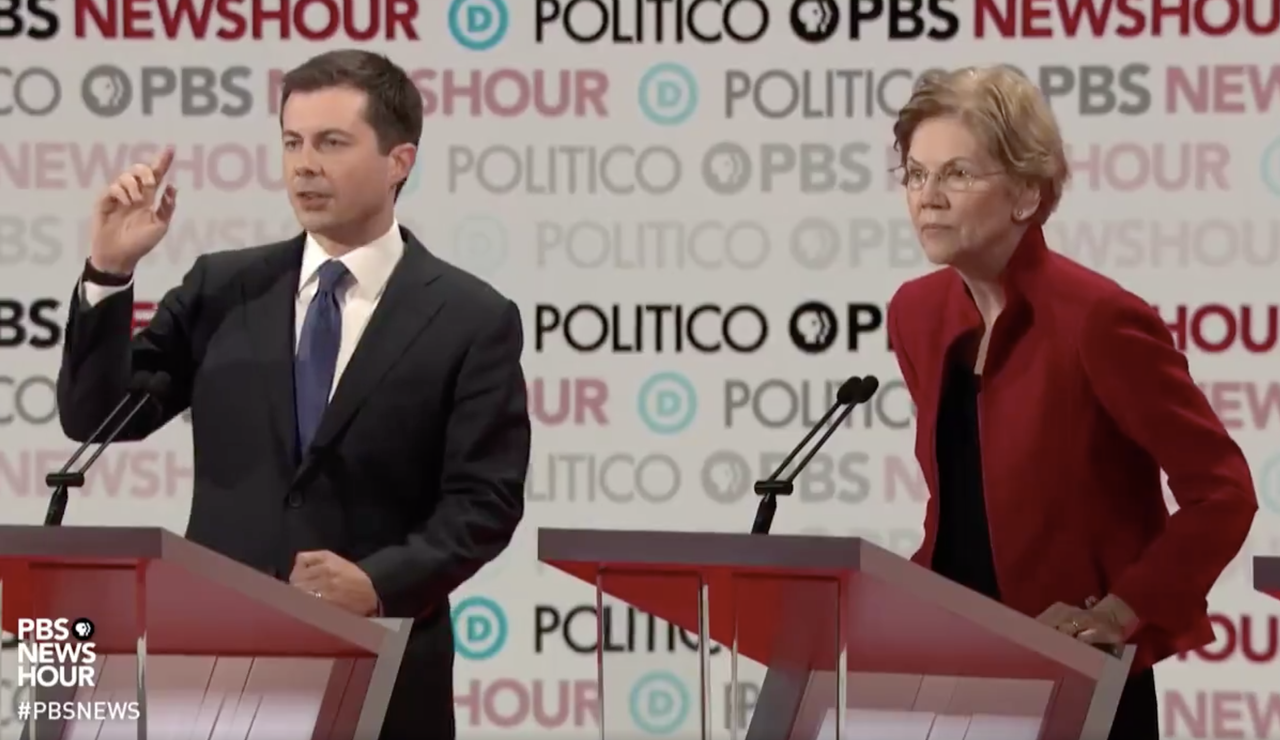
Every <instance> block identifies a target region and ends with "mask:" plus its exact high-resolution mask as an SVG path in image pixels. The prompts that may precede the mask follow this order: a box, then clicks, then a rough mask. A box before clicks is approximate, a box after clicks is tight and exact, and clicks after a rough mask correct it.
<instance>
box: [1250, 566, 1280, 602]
mask: <svg viewBox="0 0 1280 740" xmlns="http://www.w3.org/2000/svg"><path fill="white" fill-rule="evenodd" d="M1253 587H1254V588H1255V589H1257V590H1259V591H1261V592H1262V593H1264V594H1267V595H1268V596H1270V597H1272V598H1276V599H1280V558H1277V557H1265V558H1264V557H1255V558H1254V559H1253Z"/></svg>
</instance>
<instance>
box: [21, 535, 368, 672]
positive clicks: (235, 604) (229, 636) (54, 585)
mask: <svg viewBox="0 0 1280 740" xmlns="http://www.w3.org/2000/svg"><path fill="white" fill-rule="evenodd" d="M0 579H4V580H5V589H4V607H6V608H5V612H6V614H5V615H4V622H5V626H6V628H7V629H12V625H11V624H10V622H11V621H12V620H14V619H16V617H17V616H20V614H18V613H17V612H23V611H31V612H33V614H34V613H35V612H40V613H39V614H36V615H38V616H55V617H65V616H70V615H72V614H75V615H78V616H88V617H90V618H92V619H93V621H94V623H95V625H96V627H97V632H98V634H99V635H100V637H99V638H98V639H97V642H99V643H100V644H102V643H110V642H113V641H114V640H113V639H112V636H113V635H117V633H118V636H119V641H120V642H121V643H122V644H124V645H130V644H132V643H133V642H136V636H135V633H136V630H137V627H136V625H137V624H138V619H139V618H144V619H145V622H146V625H147V627H146V629H147V632H148V649H149V650H152V651H153V652H157V653H163V652H166V651H175V650H176V651H181V650H183V649H185V648H188V647H190V646H192V645H193V644H196V645H200V646H202V647H206V648H208V649H210V651H211V652H213V651H215V650H216V651H218V652H225V653H243V654H254V653H252V652H251V650H250V649H253V650H262V651H265V652H261V653H258V654H273V653H276V654H297V653H306V652H308V651H315V652H317V653H323V654H333V653H344V654H345V653H354V654H366V653H373V654H376V653H378V652H379V651H380V650H381V649H383V648H384V647H385V646H386V640H387V639H388V635H389V633H390V632H391V630H389V629H388V625H386V624H382V623H379V622H377V621H373V620H369V619H366V618H363V617H359V616H356V615H354V614H351V613H350V612H347V611H346V610H344V609H342V608H341V607H339V606H337V605H335V604H332V603H328V602H325V601H324V600H323V599H318V598H316V597H315V596H314V595H312V594H308V593H306V592H304V591H301V590H299V589H297V588H295V587H293V586H290V585H288V584H286V583H283V582H281V581H279V580H277V579H275V578H273V577H271V576H269V575H267V574H265V573H261V572H258V571H256V570H254V569H253V568H250V567H249V566H247V565H244V564H243V563H239V562H237V561H235V560H233V559H231V558H228V557H226V556H224V555H221V554H219V553H217V552H214V551H213V550H210V549H208V548H206V547H203V546H201V545H198V544H196V543H194V542H191V541H190V540H187V539H185V538H183V537H181V536H179V535H177V534H174V533H173V532H170V531H168V530H166V529H163V528H160V527H86V526H63V527H44V526H0ZM140 604H142V606H139V605H140ZM10 609H12V610H13V612H12V613H11V612H10ZM140 609H142V610H144V611H143V614H145V616H144V617H140V615H139V610H140ZM107 649H108V648H107V647H104V650H107Z"/></svg>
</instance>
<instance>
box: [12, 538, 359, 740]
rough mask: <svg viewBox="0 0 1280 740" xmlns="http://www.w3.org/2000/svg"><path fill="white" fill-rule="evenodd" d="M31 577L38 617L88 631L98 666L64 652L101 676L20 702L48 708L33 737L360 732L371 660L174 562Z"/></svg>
mask: <svg viewBox="0 0 1280 740" xmlns="http://www.w3.org/2000/svg"><path fill="white" fill-rule="evenodd" d="M28 567H29V568H30V575H31V580H30V583H31V586H30V592H31V596H30V602H31V603H30V608H31V613H33V614H34V615H36V616H38V617H45V618H52V619H58V618H66V619H68V620H69V621H70V622H73V623H74V622H75V621H76V620H79V619H83V620H87V621H88V622H90V623H92V624H93V634H92V636H91V637H89V638H88V639H87V640H86V641H85V642H92V643H93V644H94V648H95V649H94V653H95V656H94V659H93V660H92V661H88V656H87V655H78V656H77V655H73V653H72V652H71V651H72V650H73V648H68V649H67V650H66V652H64V656H65V657H66V658H68V659H75V658H79V659H81V660H80V661H79V662H80V663H82V664H83V663H86V662H87V663H88V664H89V665H91V666H92V669H93V670H92V674H91V678H89V679H88V680H86V681H85V682H84V683H86V684H88V685H84V686H80V687H77V688H74V689H71V688H61V687H56V686H49V687H45V686H37V687H36V688H35V690H34V692H33V693H31V694H29V695H24V696H20V697H15V698H14V702H15V706H18V705H20V703H21V702H22V701H31V702H41V704H40V705H39V706H40V710H39V711H40V713H41V717H40V719H41V720H42V721H41V722H40V723H39V724H38V726H37V727H36V728H35V730H36V733H35V735H34V737H36V738H46V737H64V738H69V739H70V740H76V739H77V738H94V739H95V740H116V739H121V740H123V739H124V738H129V740H136V738H138V737H139V734H138V725H139V723H144V724H145V726H146V731H147V733H148V734H149V735H150V736H151V737H153V738H157V737H158V738H164V737H220V736H223V735H226V736H230V737H241V738H247V739H248V740H265V739H266V738H271V740H285V739H286V738H287V739H288V740H309V738H311V736H312V730H313V728H314V727H315V726H316V724H317V723H318V722H323V723H324V725H325V726H327V727H330V728H334V732H336V733H337V734H336V735H335V736H338V737H341V736H344V735H346V736H349V732H350V731H351V730H353V728H354V723H355V720H356V717H357V716H358V712H359V705H360V704H362V703H363V697H364V695H365V691H366V689H367V687H368V681H369V678H370V676H371V675H372V670H373V663H374V661H375V658H376V656H374V655H372V654H371V653H369V652H368V651H365V650H363V649H361V648H359V647H357V646H355V645H352V644H350V643H348V642H346V641H344V640H342V639H340V638H338V637H336V636H334V635H330V634H328V633H325V632H323V631H321V630H319V629H316V628H313V627H311V626H309V625H304V624H302V623H299V622H298V621H296V620H294V619H292V618H291V617H289V616H287V615H285V614H283V613H282V612H279V611H277V610H275V609H273V608H271V607H268V606H266V605H265V604H263V603H260V602H257V601H255V600H253V599H251V598H249V597H246V596H244V595H243V594H240V593H238V592H237V591H235V590H234V589H233V588H231V587H228V586H225V585H220V584H218V583H214V582H211V581H207V580H203V579H199V578H198V577H196V576H194V575H193V574H191V573H190V572H188V571H187V570H185V569H184V568H182V567H179V566H177V565H174V564H171V563H168V562H166V561H161V560H155V561H143V562H138V561H121V562H111V561H102V560H97V561H94V562H84V563H72V562H66V561H63V562H48V563H42V562H32V563H30V564H29V566H28ZM41 642H44V641H43V640H41ZM76 642H77V640H75V639H74V638H72V639H70V640H69V641H68V643H69V644H70V645H72V646H73V645H74V644H75V643H76ZM47 649H48V648H46V650H47ZM42 657H43V656H42ZM140 663H141V666H142V668H143V670H139V665H140ZM6 667H7V666H6ZM67 670H68V671H70V672H72V673H74V672H75V670H77V669H76V667H75V666H67ZM79 670H81V671H83V667H81V668H80V669H79ZM78 675H86V674H83V673H81V674H78ZM5 678H6V679H7V678H8V674H7V673H6V674H5ZM15 683H16V682H15ZM25 691H26V690H25V689H23V690H20V691H19V693H24V692H25ZM28 696H29V698H27V697H28ZM53 704H57V705H58V706H57V707H56V712H57V714H58V716H59V719H56V720H55V719H54V715H55V708H54V707H53V706H52V705H53ZM32 706H35V705H34V704H33V705H32ZM68 710H70V711H71V712H72V714H73V715H74V716H72V717H70V718H68V717H66V714H67V712H68ZM353 712H354V713H355V714H353ZM33 718H34V717H33ZM339 728H340V729H339ZM64 732H66V734H63V733H64ZM32 736H33V735H32V734H31V733H30V731H28V732H26V733H24V734H23V735H22V737H23V738H30V737H32ZM3 740H8V735H7V734H6V735H5V736H4V738H3Z"/></svg>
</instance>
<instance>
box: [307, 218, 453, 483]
mask: <svg viewBox="0 0 1280 740" xmlns="http://www.w3.org/2000/svg"><path fill="white" fill-rule="evenodd" d="M401 233H402V235H403V236H404V240H405V250H404V256H403V257H402V258H401V259H400V262H399V263H398V264H397V265H396V268H395V270H394V271H392V273H391V278H390V279H389V280H388V281H387V287H386V289H385V290H384V291H383V293H382V298H381V299H380V300H379V301H378V307H377V308H376V309H374V311H373V315H372V316H371V317H369V324H368V326H366V327H365V330H364V333H363V334H362V335H361V336H360V342H359V343H358V344H357V345H356V349H355V352H354V353H353V354H352V356H351V360H350V361H349V362H348V364H347V367H346V369H345V370H343V372H342V379H341V380H340V381H339V382H338V387H337V388H336V389H335V390H334V393H333V399H332V400H331V401H330V402H329V406H328V408H326V409H325V412H324V416H323V417H322V418H321V419H320V428H319V429H317V430H316V436H315V440H314V441H313V442H312V449H313V450H321V449H324V448H326V447H327V446H329V445H330V444H331V443H332V442H333V441H334V439H335V438H336V437H337V436H338V435H339V434H340V433H341V432H342V430H343V429H344V428H345V427H346V425H347V423H348V422H349V421H350V420H351V418H352V417H353V416H355V414H356V412H357V411H359V410H360V407H361V406H362V405H363V404H364V402H365V401H366V400H367V399H368V398H369V394H370V393H371V392H373V390H374V389H375V388H377V387H378V384H379V383H381V382H382V379H383V378H384V377H385V376H386V374H387V372H388V371H389V370H391V368H392V367H393V366H394V365H395V363H396V361H397V360H399V359H400V357H401V356H403V355H404V353H405V351H406V350H407V349H408V348H409V346H410V345H411V344H413V342H414V340H416V339H417V338H418V336H419V335H420V334H422V332H423V330H424V329H426V328H427V325H428V324H430V323H431V320H432V319H434V318H435V316H436V314H437V313H439V311H440V309H441V308H442V307H443V306H444V299H443V297H442V295H441V292H440V291H438V290H431V289H429V288H428V287H427V286H429V285H430V284H431V283H433V282H435V280H436V279H437V278H439V277H440V275H441V274H442V271H441V265H440V263H439V262H438V261H437V260H436V258H435V257H433V256H431V254H430V253H429V252H427V250H426V248H425V247H424V246H423V245H422V242H420V241H418V239H417V237H415V236H414V235H413V234H412V233H410V232H409V231H408V229H403V228H402V229H401ZM309 462H310V459H309V460H306V461H304V462H303V465H302V466H301V467H300V468H299V469H298V472H297V475H295V476H294V485H297V483H298V481H299V480H300V479H302V478H303V477H304V476H305V474H306V472H307V468H308V467H310V465H308V463H309Z"/></svg>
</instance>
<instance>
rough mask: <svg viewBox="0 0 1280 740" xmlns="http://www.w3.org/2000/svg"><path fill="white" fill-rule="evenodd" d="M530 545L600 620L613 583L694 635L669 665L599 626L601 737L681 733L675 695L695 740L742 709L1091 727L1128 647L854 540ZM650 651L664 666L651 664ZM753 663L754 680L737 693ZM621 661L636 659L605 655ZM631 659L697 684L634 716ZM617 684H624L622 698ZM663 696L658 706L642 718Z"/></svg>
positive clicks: (911, 727) (1123, 669)
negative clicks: (1103, 645) (1048, 623)
mask: <svg viewBox="0 0 1280 740" xmlns="http://www.w3.org/2000/svg"><path fill="white" fill-rule="evenodd" d="M538 556H539V559H540V560H542V561H543V562H546V563H548V564H550V565H552V566H555V567H556V568H558V569H560V570H563V571H565V572H566V573H569V574H570V575H573V576H575V577H577V578H579V579H581V580H583V581H585V582H586V583H589V584H591V585H593V586H594V587H595V588H596V590H597V603H598V609H599V613H600V614H601V615H602V622H616V621H617V620H616V619H613V618H612V617H613V616H616V611H611V610H610V609H609V608H608V606H607V604H606V603H605V599H606V597H608V598H611V599H618V600H620V601H622V602H625V603H626V604H629V605H631V606H632V607H634V608H635V609H636V610H639V611H640V612H643V613H645V614H648V615H652V616H653V617H655V618H657V619H659V620H662V621H664V622H667V623H668V624H670V625H674V627H675V628H678V629H679V630H681V631H683V632H684V633H687V634H689V635H692V637H691V638H689V639H686V640H685V644H686V645H689V646H690V647H689V648H688V650H689V651H690V652H696V653H697V660H696V661H695V660H693V659H692V658H690V659H689V660H687V661H685V665H684V666H682V667H680V668H679V669H674V670H673V669H671V666H670V664H671V663H674V662H679V658H678V657H674V658H658V657H655V656H654V655H653V654H652V653H653V651H650V654H648V655H645V656H643V658H641V657H639V656H637V655H636V654H635V653H636V652H637V651H636V650H634V649H633V650H631V651H630V654H629V655H625V656H624V655H622V654H621V653H622V652H626V651H617V650H614V651H613V652H610V651H609V650H608V649H607V645H608V644H611V642H610V640H609V638H608V633H609V632H610V631H611V630H612V628H613V626H614V625H611V624H602V626H601V629H600V639H599V640H598V645H597V651H598V671H599V674H600V683H601V686H600V691H601V704H602V714H603V715H604V723H605V725H606V735H609V734H611V733H613V732H617V733H619V736H623V737H625V736H629V735H628V734H627V732H626V731H625V730H628V729H629V730H631V731H632V732H634V730H635V729H640V730H646V731H649V732H653V731H655V727H657V729H660V730H662V731H664V732H665V733H666V734H671V733H675V732H676V731H677V730H678V729H679V727H678V726H680V722H677V721H676V719H677V716H678V715H680V714H681V713H680V712H678V711H676V710H674V709H670V708H669V707H670V706H674V705H677V704H679V703H680V701H686V702H687V706H688V707H689V708H690V711H691V707H692V706H693V705H694V704H696V705H697V706H698V707H699V711H700V713H701V714H702V716H701V717H700V719H701V721H700V722H699V726H698V727H697V728H696V729H697V731H696V732H694V733H693V734H689V733H688V732H685V733H684V734H683V735H682V736H689V737H695V736H696V737H712V736H716V737H720V736H722V735H721V734H720V733H719V730H721V729H722V725H727V729H729V730H734V729H738V725H739V723H741V724H742V725H745V729H746V737H747V738H748V739H749V740H756V738H760V739H761V740H764V739H766V738H767V739H768V740H777V739H779V738H791V739H794V740H802V739H803V740H812V739H813V738H852V737H859V738H861V737H870V736H872V735H877V736H881V737H885V738H890V737H892V738H907V737H912V738H914V737H919V738H921V739H923V738H926V737H927V738H936V737H940V736H942V735H945V736H946V737H957V738H964V737H970V738H973V737H978V736H981V737H983V738H984V740H1003V739H1004V738H1009V739H1013V738H1038V739H1040V740H1060V739H1065V738H1072V739H1073V740H1076V739H1078V740H1096V738H1105V737H1106V735H1107V732H1108V730H1109V728H1110V725H1111V721H1112V718H1113V717H1114V714H1115V708H1116V705H1117V703H1118V702H1119V697H1120V691H1121V689H1122V688H1123V685H1124V682H1125V680H1126V678H1127V677H1128V674H1129V667H1130V665H1131V662H1132V656H1133V649H1132V648H1128V649H1127V650H1126V651H1125V652H1124V654H1123V655H1122V656H1121V657H1115V656H1112V655H1110V654H1108V653H1105V652H1103V651H1101V650H1099V649H1097V648H1094V647H1091V646H1089V645H1086V644H1084V643H1081V642H1079V641H1077V640H1074V639H1072V638H1070V637H1067V636H1065V635H1063V634H1061V633H1059V632H1057V631H1056V630H1053V629H1051V628H1048V627H1045V626H1044V625H1041V624H1039V623H1038V622H1036V621H1035V620H1034V619H1032V618H1030V617H1027V616H1025V615H1023V614H1020V613H1018V612H1015V611H1013V610H1011V609H1008V608H1007V607H1005V606H1003V605H1001V604H999V603H996V602H994V601H991V600H989V599H987V598H985V597H983V596H980V595H978V594H976V593H973V592H972V591H970V590H968V589H966V588H963V587H961V586H958V585H956V584H954V583H952V582H950V581H948V580H947V579H945V578H942V577H941V576H938V575H936V574H934V573H932V572H930V571H929V570H927V569H925V568H921V567H919V566H916V565H915V564H913V563H911V562H910V561H908V560H906V559H904V558H901V557H898V556H897V555H894V554H893V553H890V552H889V551H887V550H884V549H881V548H879V547H877V546H875V545H873V544H871V543H868V542H865V541H863V540H860V539H841V538H832V537H801V536H782V535H771V536H759V535H748V534H741V535H739V534H721V533H686V532H645V531H604V530H564V529H546V528H543V529H541V530H540V531H539V537H538ZM631 621H632V622H634V621H635V620H631ZM650 631H651V632H652V630H650ZM615 642H616V641H615ZM717 651H718V652H717ZM677 652H678V651H677ZM740 659H745V660H740ZM662 660H666V661H667V662H668V666H667V669H666V670H659V671H654V670H652V669H653V668H655V667H657V664H658V663H660V662H661V661H662ZM747 661H751V662H754V663H756V664H759V666H761V667H762V668H763V672H764V678H763V682H762V683H761V684H760V686H759V687H758V689H752V690H750V691H743V690H741V689H742V687H741V686H740V685H739V684H740V683H741V680H740V677H741V676H742V675H743V674H744V673H749V672H750V666H749V665H747ZM627 662H630V663H631V664H632V666H631V667H632V668H635V670H624V669H616V667H617V666H623V667H624V668H626V665H625V663H627ZM726 663H727V665H726ZM641 669H644V671H643V673H641ZM606 674H608V675H606ZM633 674H639V678H641V679H644V681H649V680H650V679H651V678H652V677H653V675H655V674H660V675H661V676H662V677H663V678H664V680H666V681H667V682H668V683H669V684H672V685H675V684H680V685H682V686H686V687H687V686H688V685H693V686H695V687H696V688H695V689H694V690H689V689H688V688H683V689H681V690H680V691H677V692H668V695H667V696H666V698H663V699H662V700H661V701H653V702H650V704H651V705H652V706H650V707H648V709H652V710H654V711H646V712H642V714H644V717H643V718H641V717H639V716H638V710H637V707H636V702H637V700H638V699H637V697H638V696H641V698H643V696H642V695H646V692H649V693H652V692H650V690H649V687H648V684H645V685H644V687H641V686H640V683H641V682H640V681H636V680H635V679H636V678H637V675H633ZM720 674H723V675H725V676H727V678H728V681H727V683H726V686H725V690H724V693H723V702H724V703H725V704H726V705H727V706H725V707H724V713H725V716H726V719H725V720H724V722H723V723H722V722H721V720H720V716H719V715H720V713H719V707H717V706H715V705H716V703H717V701H718V700H721V698H722V694H721V691H720V688H719V686H718V684H717V682H716V680H715V678H716V676H717V675H720ZM620 682H621V683H623V684H624V685H627V686H632V687H633V688H632V689H631V694H630V696H629V697H627V701H619V700H618V699H617V694H618V693H619V690H618V689H617V688H615V687H616V686H617V684H618V683H620ZM622 693H626V692H625V691H624V692H622ZM695 694H696V698H695ZM672 695H679V696H682V697H683V698H682V699H680V701H677V699H672V698H671V696H672ZM840 696H844V697H845V699H844V701H837V700H836V698H837V697H840ZM744 702H746V703H750V704H752V705H754V710H753V711H750V715H751V716H750V721H749V723H748V722H747V721H746V719H745V717H744V715H745V714H747V712H745V711H744V708H743V707H742V706H740V705H741V704H743V703H744ZM659 705H662V706H668V710H667V712H666V717H665V719H663V718H661V717H660V718H659V719H654V717H655V716H657V715H661V714H662V713H661V712H658V711H656V710H657V709H659V708H660V707H659ZM641 709H645V708H644V707H641ZM611 714H612V717H613V721H610V716H611ZM628 714H630V716H631V722H627V715H628ZM708 714H710V715H711V716H708ZM619 715H621V716H619ZM668 720H669V721H668ZM940 732H941V733H942V735H940V734H939V733H940ZM677 734H679V733H677ZM723 736H726V737H727V736H728V735H723Z"/></svg>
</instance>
